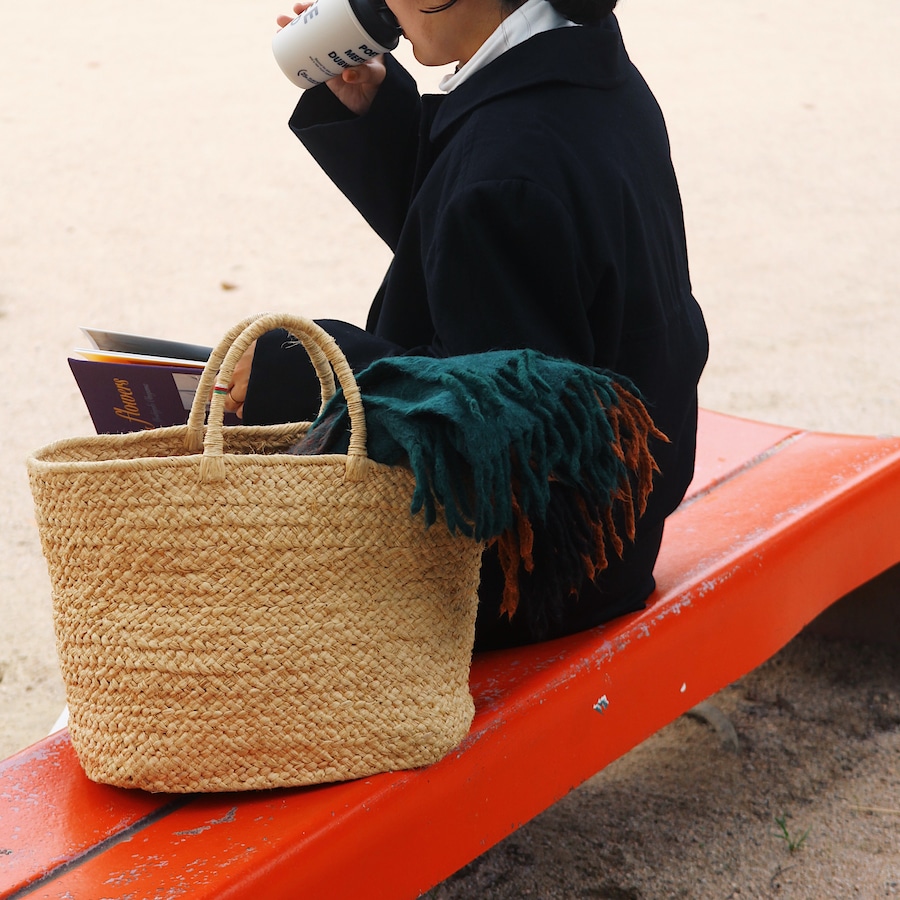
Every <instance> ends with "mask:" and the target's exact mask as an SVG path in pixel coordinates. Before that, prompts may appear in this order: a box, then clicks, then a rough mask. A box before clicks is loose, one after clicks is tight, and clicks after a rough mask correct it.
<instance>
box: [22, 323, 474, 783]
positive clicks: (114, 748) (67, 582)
mask: <svg viewBox="0 0 900 900" xmlns="http://www.w3.org/2000/svg"><path fill="white" fill-rule="evenodd" d="M277 327H285V328H287V329H288V330H290V331H291V332H292V333H293V334H295V335H296V336H297V337H298V338H299V339H300V340H301V341H302V342H303V344H304V346H306V348H307V350H308V351H309V352H310V356H311V358H312V359H313V361H314V363H315V365H316V368H317V370H318V371H319V376H320V380H321V381H322V385H323V396H325V397H326V398H327V396H328V395H329V393H330V392H333V379H332V377H331V368H330V366H333V368H334V371H335V372H336V373H337V375H338V379H339V381H340V383H341V386H342V388H343V389H344V392H345V394H346V395H347V397H348V403H350V404H352V405H353V406H354V416H353V417H352V418H353V426H352V431H353V436H352V438H351V447H350V451H349V452H348V454H347V455H329V456H294V455H289V454H287V453H286V452H285V451H286V450H287V449H288V448H289V447H290V446H291V445H293V444H294V443H296V441H297V440H298V439H299V437H300V436H302V434H303V433H304V432H305V430H306V428H307V427H308V424H306V423H297V424H294V425H289V426H260V427H250V426H238V427H234V428H225V429H223V428H222V426H221V419H222V414H223V405H224V400H223V397H222V396H221V394H222V391H221V390H219V391H217V392H216V393H214V394H213V400H212V405H211V409H210V415H209V418H210V424H209V425H208V426H204V425H203V424H202V423H203V415H204V407H205V403H204V402H203V401H204V398H205V397H207V396H208V395H209V392H210V389H211V388H212V386H213V381H214V379H215V378H216V372H217V371H218V370H219V369H220V367H221V371H219V374H218V383H219V384H220V385H224V386H227V385H228V383H229V379H230V377H231V372H232V371H233V368H234V365H235V363H236V362H237V360H238V359H239V358H240V356H241V354H242V353H243V351H244V349H246V347H247V346H248V345H249V344H250V342H251V341H252V340H253V339H255V337H257V336H258V335H260V334H262V333H264V332H265V331H269V330H272V329H274V328H277ZM229 348H230V349H229ZM223 358H224V361H223ZM326 361H327V363H328V365H326V364H325V363H326ZM357 401H358V391H355V381H354V380H353V376H352V373H350V369H349V366H347V365H346V360H344V358H343V355H342V354H341V353H340V351H339V350H338V349H337V346H336V345H335V344H334V342H333V340H332V339H331V338H330V336H329V335H327V334H326V333H325V332H324V331H322V330H321V329H319V328H318V326H316V325H314V324H313V323H312V322H309V321H308V320H305V319H298V318H295V317H289V316H263V317H258V318H256V319H254V320H245V322H243V323H241V324H240V325H239V326H237V327H236V328H235V329H232V331H231V332H229V334H228V335H226V337H225V338H224V339H223V341H222V343H221V344H220V345H219V347H217V348H216V350H215V351H214V352H213V355H212V357H211V358H210V362H209V364H208V365H207V368H206V370H205V371H204V375H203V379H202V380H201V385H200V388H199V390H198V391H197V399H196V401H195V404H194V408H193V410H192V412H191V419H190V421H189V423H188V425H186V426H177V427H174V428H161V429H156V430H152V431H146V432H140V433H136V434H125V435H99V436H96V437H89V438H81V439H73V440H66V441H60V442H58V443H56V444H52V445H50V446H48V447H45V448H42V449H40V450H38V451H36V452H35V453H33V454H32V455H31V456H30V457H29V459H28V462H27V466H28V472H29V478H30V481H31V488H32V493H33V496H34V500H35V506H36V511H37V519H38V525H39V529H40V535H41V541H42V545H43V551H44V556H45V558H46V560H47V564H48V568H49V571H50V577H51V583H52V588H53V610H54V623H55V630H56V640H57V650H58V655H59V661H60V666H61V670H62V675H63V680H64V682H65V686H66V695H67V700H68V703H69V714H70V726H69V727H70V733H71V739H72V743H73V746H74V748H75V751H76V753H77V754H78V758H79V760H80V761H81V764H82V766H83V767H84V769H85V772H86V773H87V775H88V776H89V777H90V778H91V779H93V780H95V781H99V782H104V783H107V784H113V785H118V786H121V787H136V788H142V789H145V790H150V791H167V792H194V791H222V790H247V789H259V788H273V787H286V786H294V785H304V784H314V783H321V782H328V781H340V780H344V779H348V778H356V777H361V776H366V775H371V774H374V773H376V772H381V771H388V770H393V769H403V768H412V767H416V766H421V765H425V764H429V763H432V762H435V761H437V760H438V759H440V758H441V757H442V756H444V755H445V754H446V753H447V752H448V751H450V750H451V749H452V748H453V747H455V746H456V745H457V744H458V743H459V742H460V741H461V740H462V738H463V737H464V736H465V734H466V733H467V731H468V728H469V726H470V724H471V720H472V716H473V713H474V707H473V703H472V698H471V695H470V693H469V688H468V674H469V665H470V662H471V653H472V644H473V640H474V627H475V613H476V606H477V587H478V578H479V568H480V559H481V550H482V547H481V545H480V544H478V543H477V542H475V541H472V540H469V539H467V538H464V537H461V536H458V535H456V536H454V535H451V534H450V532H449V530H448V529H447V528H446V527H445V526H444V525H443V524H441V523H438V525H435V526H432V527H431V528H428V529H426V527H425V525H424V523H423V521H422V520H421V517H416V518H414V517H413V516H412V515H411V514H410V509H409V507H410V499H411V497H412V494H413V490H414V479H413V476H412V474H411V472H409V471H408V470H407V469H405V468H402V467H396V466H395V467H388V466H384V465H380V464H378V463H375V462H373V461H371V460H369V459H368V458H367V456H366V454H365V423H364V415H363V414H362V407H361V404H359V403H358V402H357ZM201 438H202V442H203V448H202V452H199V451H198V449H196V447H197V445H198V443H199V442H200V440H201Z"/></svg>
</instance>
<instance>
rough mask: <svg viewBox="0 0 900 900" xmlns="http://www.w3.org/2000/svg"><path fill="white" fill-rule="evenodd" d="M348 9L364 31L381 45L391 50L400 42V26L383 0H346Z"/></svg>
mask: <svg viewBox="0 0 900 900" xmlns="http://www.w3.org/2000/svg"><path fill="white" fill-rule="evenodd" d="M348 2H349V3H350V9H352V10H353V13H354V15H355V16H356V18H357V19H358V20H359V24H360V25H361V26H362V27H363V29H364V30H365V31H366V33H367V34H368V35H369V37H370V38H372V40H373V41H375V42H376V43H378V44H381V46H382V47H387V48H388V50H393V49H394V47H396V46H397V44H399V43H400V31H401V29H400V26H399V25H398V24H397V20H396V18H395V17H394V14H393V13H392V12H391V11H390V10H389V9H388V8H387V5H386V4H385V2H384V0H348Z"/></svg>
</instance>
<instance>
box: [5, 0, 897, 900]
mask: <svg viewBox="0 0 900 900" xmlns="http://www.w3.org/2000/svg"><path fill="white" fill-rule="evenodd" d="M281 11H282V9H281V8H280V7H279V6H278V5H277V4H276V5H275V6H271V7H269V8H266V6H265V5H264V4H258V3H251V2H250V0H220V2H218V3H217V4H216V5H215V7H214V8H212V9H210V8H208V7H204V6H203V5H202V4H198V3H182V2H176V0H157V2H156V3H153V4H151V5H150V6H148V7H146V8H142V9H140V10H136V9H134V8H123V7H122V4H120V3H115V2H113V0H88V2H85V3H77V4H69V5H68V6H66V7H61V8H58V9H52V10H51V9H47V10H40V11H38V10H36V9H35V8H33V7H31V6H30V4H24V3H11V2H7V3H4V4H3V9H2V11H0V96H2V102H0V128H2V131H0V135H2V139H0V172H2V178H0V198H2V200H0V202H2V207H0V208H2V210H3V215H2V216H0V336H2V339H3V346H4V351H3V354H2V357H0V383H2V384H3V385H4V388H3V390H2V400H0V403H2V409H3V413H4V418H5V421H6V423H7V425H6V429H5V437H4V440H3V442H2V446H0V460H2V471H3V478H2V482H0V490H2V496H3V501H4V510H5V513H4V515H3V517H2V522H0V529H2V538H3V546H5V548H6V550H5V552H4V554H3V556H2V559H0V583H2V588H3V589H2V591H0V619H2V621H5V622H6V623H7V624H6V626H5V627H4V628H3V630H2V633H0V634H2V636H0V751H2V752H3V754H4V755H6V754H8V753H10V752H12V751H14V750H16V749H18V748H20V747H22V746H24V745H26V744H28V743H30V742H32V741H34V740H36V739H38V738H39V737H41V736H42V735H43V734H44V733H45V732H46V730H47V729H48V728H49V727H50V725H51V723H52V722H53V721H54V719H55V717H56V715H57V713H58V712H59V710H60V708H61V707H62V705H63V691H62V686H61V683H60V680H59V676H58V672H57V669H56V664H55V659H54V650H53V638H52V626H51V616H50V602H49V595H48V584H47V576H46V571H45V568H44V563H43V560H42V557H41V554H40V549H39V545H38V538H37V534H36V531H35V526H34V522H33V518H32V509H31V499H30V495H29V493H28V487H27V482H26V478H25V469H24V457H25V455H26V454H27V452H28V451H29V450H31V449H33V448H35V447H37V446H40V445H42V444H44V443H47V442H48V441H50V440H54V439H57V438H60V437H66V436H71V435H76V434H87V433H90V431H91V428H90V421H89V419H88V416H87V414H86V412H85V409H84V407H83V404H82V402H81V399H80V396H79V395H78V393H77V390H76V388H75V385H74V382H73V380H72V378H71V375H70V373H69V371H68V368H67V365H66V356H67V354H68V352H69V350H70V349H71V348H72V347H73V346H75V345H76V344H77V343H78V338H79V335H78V330H77V329H78V326H79V325H82V324H93V325H98V326H104V327H110V328H114V329H118V330H123V331H136V332H143V333H150V334H156V335H159V336H166V337H173V338H181V339H185V340H192V341H198V342H207V343H212V342H214V341H215V340H216V339H217V338H218V337H219V336H220V335H221V334H222V333H223V332H224V331H225V330H226V328H227V327H228V326H230V325H231V324H233V323H234V322H236V321H237V320H238V319H240V318H242V317H243V316H244V315H245V314H248V313H251V312H257V311H260V310H264V309H274V310H292V311H297V312H301V313H304V314H310V315H329V316H338V317H343V318H346V319H349V320H351V321H356V322H360V321H361V320H362V318H363V316H364V311H365V309H366V306H367V303H368V300H369V299H370V298H371V296H372V294H373V293H374V290H375V288H376V287H377V285H378V283H379V281H380V278H381V274H382V272H383V270H384V267H385V266H386V264H387V261H388V253H387V250H386V248H384V247H383V246H381V245H380V243H379V242H378V240H377V239H376V238H375V237H374V236H373V235H372V234H371V233H370V232H369V231H368V228H367V226H365V224H364V223H363V222H362V221H361V220H360V219H359V218H358V217H357V216H356V215H355V213H354V212H353V210H352V209H351V208H349V206H348V204H347V203H346V202H345V201H344V200H343V199H342V198H341V197H340V196H339V195H338V194H337V193H336V191H335V190H334V189H333V188H332V187H331V186H330V184H328V183H327V182H326V180H325V179H324V178H323V177H322V176H321V175H320V174H319V173H318V171H317V170H316V169H315V167H314V166H313V165H312V164H311V162H310V161H309V160H308V159H307V158H306V157H305V156H304V154H303V152H302V150H301V149H300V148H299V146H298V145H297V144H296V141H295V140H294V139H293V137H292V136H291V135H290V133H289V132H288V131H287V128H286V126H285V122H286V118H287V116H288V114H289V111H290V109H291V107H292V105H293V101H294V97H295V90H294V88H293V87H292V86H291V85H290V84H289V83H288V82H287V81H286V80H285V79H284V78H283V76H282V75H281V73H280V72H279V71H278V70H277V68H276V66H275V64H274V62H273V61H272V59H271V56H270V53H269V48H268V45H269V39H270V35H271V33H272V31H273V27H274V26H273V21H274V16H275V15H276V14H277V13H278V12H281ZM620 20H621V22H622V26H623V29H624V31H625V36H626V42H627V44H628V47H629V49H630V52H631V55H632V57H633V58H634V59H635V61H636V62H637V63H638V64H639V66H640V67H641V68H642V70H643V71H644V74H645V75H646V77H647V78H648V80H649V81H650V82H651V84H652V85H653V87H654V90H655V92H656V94H657V96H658V97H659V99H660V101H661V103H662V105H663V108H664V109H665V111H666V114H667V118H668V122H669V126H670V132H671V137H672V147H673V156H674V158H675V162H676V165H677V168H678V171H679V176H680V181H681V186H682V192H683V194H684V202H685V214H686V219H687V229H688V236H689V243H690V249H691V260H692V274H693V280H694V285H695V291H696V294H697V296H698V298H699V299H700V301H701V303H702V304H703V306H704V309H705V312H706V315H707V318H708V322H709V326H710V331H711V335H712V356H711V360H710V364H709V368H708V370H707V372H706V374H705V376H704V379H703V383H702V385H701V392H702V402H703V404H704V405H705V406H708V407H710V408H714V409H718V410H722V411H725V412H731V413H736V414H740V415H746V416H751V417H754V418H760V419H765V420H769V421H775V422H781V423H786V424H790V425H797V426H804V427H808V428H814V429H820V430H832V431H845V432H858V433H873V434H877V433H893V434H900V361H898V355H897V347H898V346H900V316H898V315H897V312H896V308H895V304H896V299H897V289H898V284H900V253H898V252H897V247H898V245H900V167H898V165H897V147H898V146H900V56H898V53H897V50H898V48H900V4H898V3H897V0H859V2H858V3H856V4H854V5H853V6H852V8H849V9H848V8H847V7H846V4H842V3H838V2H837V0H819V2H816V3H814V2H812V0H782V2H781V3H779V4H777V5H776V4H769V5H765V4H763V5H760V4H755V5H754V4H746V3H744V4H739V3H736V2H734V0H682V2H680V3H672V2H671V0H642V2H637V0H623V3H622V4H621V10H620ZM440 74H441V73H434V72H423V73H421V83H422V85H423V88H425V89H429V90H430V89H432V88H433V86H434V85H435V84H436V82H437V78H438V77H439V75H440ZM896 585H897V581H896V580H895V581H894V582H892V583H891V585H889V587H888V590H891V591H893V596H894V597H895V598H897V587H896ZM898 655H900V651H898V650H897V648H896V647H894V648H891V647H873V646H868V645H864V644H850V643H846V642H844V643H834V642H825V641H823V640H822V639H821V638H818V637H811V636H805V637H801V638H799V639H798V640H796V641H794V642H793V643H792V644H791V645H789V647H788V648H786V650H785V651H784V652H783V653H782V654H780V655H779V656H778V657H776V659H774V660H773V661H771V662H770V663H769V664H767V665H766V666H764V667H762V668H761V669H760V670H758V671H756V672H754V673H752V674H750V675H748V676H747V677H746V678H744V679H742V680H741V681H740V682H739V683H737V684H735V685H733V686H732V687H730V688H728V689H727V690H725V691H723V692H722V694H721V695H718V696H717V697H716V698H714V699H715V702H716V703H717V704H718V705H719V706H720V708H721V709H723V710H724V711H725V712H727V714H728V715H729V716H730V717H731V718H732V721H733V722H734V724H735V727H736V728H737V733H738V737H739V740H740V745H741V746H740V750H739V751H738V752H737V753H735V752H733V751H729V750H727V749H725V748H724V747H723V746H722V744H721V742H720V740H719V739H718V736H717V735H716V733H715V732H713V731H711V730H710V729H709V728H708V727H707V726H705V725H704V724H703V723H700V722H697V721H694V720H692V719H681V720H679V721H678V722H676V723H674V724H673V725H672V726H670V727H669V728H667V729H665V730H664V731H663V732H661V733H660V734H658V735H657V736H655V737H654V738H652V739H651V740H650V741H648V742H647V743H646V744H644V745H642V746H641V747H640V748H638V749H636V750H635V751H633V752H632V753H630V754H629V755H628V756H626V757H625V758H624V759H622V760H620V761H619V762H618V763H616V764H615V765H613V766H611V767H610V768H609V769H607V770H606V771H605V772H603V773H602V774H601V775H599V776H597V778H595V779H593V780H592V781H591V782H589V783H588V784H587V785H585V786H584V787H583V788H582V789H580V790H579V791H576V792H574V793H573V794H572V795H570V796H569V797H568V798H567V799H566V800H564V801H563V802H561V803H559V804H557V805H556V806H555V807H553V808H552V809H551V810H549V811H548V812H546V813H545V814H544V815H542V816H541V817H539V818H538V819H537V820H535V821H534V822H533V823H531V824H530V825H528V826H527V827H526V828H524V829H522V830H521V831H519V832H518V833H517V834H515V835H513V836H512V837H511V838H510V839H508V840H507V841H506V842H504V843H503V844H501V845H500V846H499V847H497V848H495V850H493V851H491V852H490V853H489V854H487V855H486V856H485V857H483V858H482V859H480V860H479V861H477V862H476V863H475V864H473V866H471V867H470V868H469V869H468V870H466V871H464V872H463V873H461V874H460V875H458V876H457V877H456V878H455V879H453V880H451V882H449V883H447V884H445V885H443V886H441V887H439V888H438V889H436V890H435V892H434V897H435V898H438V897H441V898H444V897H454V898H456V897H459V898H462V897H489V898H506V897H510V898H511V897H520V896H532V897H539V898H552V897H566V898H569V897H572V898H575V897H594V898H609V900H632V898H647V900H656V898H669V897H684V898H725V897H790V898H795V897H796V898H843V897H866V898H869V897H881V896H893V895H900V774H898V764H900V664H898ZM548 764H552V761H548ZM782 816H787V818H784V819H783V821H784V822H785V825H786V828H787V834H788V837H789V840H790V842H796V841H798V840H799V838H800V836H801V835H803V834H804V832H806V830H807V829H809V834H808V837H807V838H806V840H805V841H804V842H803V844H802V846H801V847H800V848H799V849H795V851H794V852H793V853H792V852H791V851H790V849H789V847H788V844H789V840H786V839H784V835H782V836H781V837H779V836H778V834H777V832H778V826H777V824H776V821H775V819H776V817H782Z"/></svg>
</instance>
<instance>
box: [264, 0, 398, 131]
mask: <svg viewBox="0 0 900 900" xmlns="http://www.w3.org/2000/svg"><path fill="white" fill-rule="evenodd" d="M310 6H312V3H295V4H294V14H295V15H298V16H299V15H302V14H303V13H304V12H306V10H308V9H309V8H310ZM275 21H276V22H277V23H278V27H279V28H284V27H285V26H286V25H289V24H290V23H291V22H292V21H293V16H278V18H277V19H276V20H275ZM386 74H387V71H386V69H385V67H384V57H383V56H376V57H374V58H373V59H370V60H368V61H367V62H365V63H363V64H362V65H361V66H354V67H353V68H352V69H344V70H343V72H341V74H340V75H336V76H335V77H334V78H330V79H329V80H328V81H326V82H325V83H326V84H327V85H328V87H329V88H331V91H332V92H333V93H334V95H335V97H337V98H338V100H340V101H341V103H343V104H344V106H346V107H347V109H349V110H350V112H352V113H355V114H356V115H357V116H361V115H363V114H364V113H366V112H368V111H369V107H370V106H371V105H372V101H373V100H374V99H375V95H376V94H377V93H378V88H379V87H380V86H381V82H382V81H384V78H385V75H386Z"/></svg>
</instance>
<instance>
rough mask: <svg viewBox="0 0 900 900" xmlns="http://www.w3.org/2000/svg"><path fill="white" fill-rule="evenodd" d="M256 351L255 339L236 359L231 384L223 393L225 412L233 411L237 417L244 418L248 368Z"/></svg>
mask: <svg viewBox="0 0 900 900" xmlns="http://www.w3.org/2000/svg"><path fill="white" fill-rule="evenodd" d="M255 352H256V341H254V342H253V343H252V344H251V345H250V346H249V347H248V348H247V349H246V351H244V355H243V356H242V357H241V358H240V359H239V360H238V362H237V365H236V366H235V367H234V374H233V375H232V376H231V384H230V385H229V386H228V393H227V394H226V395H225V412H230V413H234V414H235V415H236V416H237V417H238V418H239V419H243V418H244V401H245V400H246V399H247V386H248V385H249V384H250V369H252V368H253V354H254V353H255Z"/></svg>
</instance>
